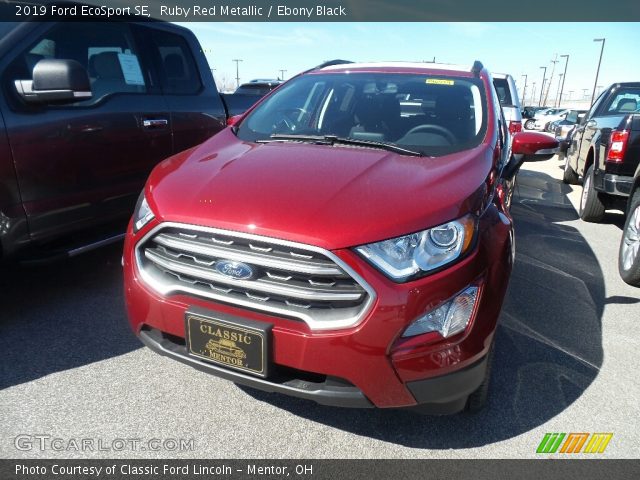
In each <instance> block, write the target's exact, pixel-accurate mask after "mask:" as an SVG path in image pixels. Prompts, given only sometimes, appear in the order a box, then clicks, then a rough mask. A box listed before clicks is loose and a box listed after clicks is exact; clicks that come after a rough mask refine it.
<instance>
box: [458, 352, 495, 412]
mask: <svg viewBox="0 0 640 480" xmlns="http://www.w3.org/2000/svg"><path fill="white" fill-rule="evenodd" d="M494 349H495V348H494V345H491V349H490V350H489V353H488V354H487V356H488V358H487V370H486V371H485V374H484V380H482V383H481V384H480V386H479V387H478V388H477V389H476V390H474V391H473V392H472V393H471V394H470V395H469V397H468V398H467V404H466V406H465V408H464V411H465V412H467V413H478V412H479V411H481V410H482V409H483V408H484V407H485V406H486V405H487V400H488V399H489V383H490V381H491V367H492V365H493V351H494Z"/></svg>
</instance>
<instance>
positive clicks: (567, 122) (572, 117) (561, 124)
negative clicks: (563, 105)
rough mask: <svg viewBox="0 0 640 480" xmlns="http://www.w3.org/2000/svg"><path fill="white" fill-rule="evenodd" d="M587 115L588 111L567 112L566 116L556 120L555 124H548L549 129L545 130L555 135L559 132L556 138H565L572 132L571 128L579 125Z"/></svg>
mask: <svg viewBox="0 0 640 480" xmlns="http://www.w3.org/2000/svg"><path fill="white" fill-rule="evenodd" d="M586 113H587V111H586V110H567V113H566V115H564V116H562V117H561V118H559V119H557V120H554V121H553V122H550V123H548V124H547V127H546V128H545V132H549V133H553V134H555V133H556V132H557V133H558V135H556V136H560V137H562V138H564V137H566V136H567V133H568V132H569V130H571V127H573V126H574V125H575V124H577V123H579V122H580V120H581V119H582V118H583V117H584V115H585V114H586ZM558 128H559V130H558Z"/></svg>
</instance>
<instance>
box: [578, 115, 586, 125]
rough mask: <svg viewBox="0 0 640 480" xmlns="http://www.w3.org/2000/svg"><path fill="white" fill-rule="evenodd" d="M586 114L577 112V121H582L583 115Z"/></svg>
mask: <svg viewBox="0 0 640 480" xmlns="http://www.w3.org/2000/svg"><path fill="white" fill-rule="evenodd" d="M586 116H587V114H586V113H579V114H578V123H583V122H582V121H583V120H584V117H586Z"/></svg>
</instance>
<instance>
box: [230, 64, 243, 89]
mask: <svg viewBox="0 0 640 480" xmlns="http://www.w3.org/2000/svg"><path fill="white" fill-rule="evenodd" d="M232 61H233V62H236V88H237V87H239V86H240V69H239V65H240V62H241V61H242V59H241V58H234V59H233V60H232Z"/></svg>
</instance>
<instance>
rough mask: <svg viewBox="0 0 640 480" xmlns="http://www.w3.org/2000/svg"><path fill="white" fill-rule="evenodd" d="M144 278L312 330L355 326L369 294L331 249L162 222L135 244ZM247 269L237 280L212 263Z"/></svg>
mask: <svg viewBox="0 0 640 480" xmlns="http://www.w3.org/2000/svg"><path fill="white" fill-rule="evenodd" d="M136 261H137V266H138V270H139V271H140V274H141V276H142V279H143V280H144V281H145V282H146V283H147V284H148V285H149V286H150V287H152V288H153V289H154V290H156V291H158V292H159V293H161V294H163V295H171V294H176V293H183V294H188V295H193V296H197V297H204V298H210V299H213V300H217V301H220V302H224V303H228V304H232V305H238V306H241V307H244V308H250V309H255V310H261V311H266V312H269V313H273V314H276V315H281V316H286V317H290V318H295V319H300V320H303V321H305V322H306V323H307V324H309V326H310V327H311V328H312V329H314V330H323V329H336V328H347V327H351V326H353V325H356V324H357V323H358V322H359V321H360V320H361V319H362V318H363V316H364V315H365V314H366V313H367V312H368V310H369V308H370V307H371V305H372V304H373V301H374V299H375V293H374V292H373V290H372V289H371V287H369V286H368V285H367V284H366V282H365V281H364V280H363V279H362V278H361V277H360V276H359V275H358V274H357V273H355V272H354V271H353V270H352V269H351V268H350V267H349V266H348V265H346V264H345V263H344V262H342V260H340V259H339V258H338V257H336V256H335V255H334V254H332V253H331V252H329V251H326V250H323V249H321V248H318V247H313V246H309V245H303V244H298V243H293V242H287V241H283V240H278V239H273V238H267V237H260V236H256V235H249V234H242V233H238V232H230V231H224V230H218V229H212V228H206V227H198V226H191V225H182V224H172V223H164V224H161V225H159V226H158V227H156V228H155V229H154V230H153V231H151V232H150V233H149V234H147V235H146V236H145V238H144V239H143V240H142V241H140V242H139V243H138V245H137V247H136ZM222 261H225V262H228V261H231V262H241V263H243V264H245V265H248V266H249V267H251V269H252V270H253V272H254V273H253V275H252V276H251V277H250V278H246V279H237V278H234V277H231V276H228V275H225V274H223V273H220V272H219V271H217V270H216V264H217V263H218V262H222Z"/></svg>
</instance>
